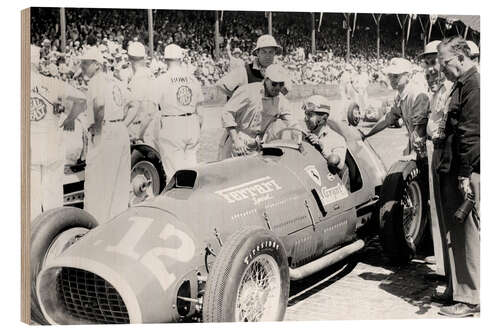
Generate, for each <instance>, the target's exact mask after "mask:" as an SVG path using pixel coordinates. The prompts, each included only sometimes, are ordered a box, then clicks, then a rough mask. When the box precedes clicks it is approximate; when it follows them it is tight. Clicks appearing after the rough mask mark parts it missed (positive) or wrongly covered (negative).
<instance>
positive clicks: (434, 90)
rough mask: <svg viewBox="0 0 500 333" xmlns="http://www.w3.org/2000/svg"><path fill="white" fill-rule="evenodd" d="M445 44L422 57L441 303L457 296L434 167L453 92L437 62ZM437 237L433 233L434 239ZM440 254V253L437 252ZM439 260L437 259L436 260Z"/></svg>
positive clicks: (433, 46)
mask: <svg viewBox="0 0 500 333" xmlns="http://www.w3.org/2000/svg"><path fill="white" fill-rule="evenodd" d="M439 43H441V41H440V40H436V41H432V42H430V43H428V44H427V45H426V46H425V48H424V52H423V53H422V54H420V55H419V58H421V59H422V60H423V62H424V69H425V79H426V81H427V86H428V90H429V97H430V113H429V120H428V122H427V129H426V132H427V145H426V148H427V156H428V158H429V165H430V168H429V190H430V191H429V195H430V196H429V197H430V200H431V201H430V203H431V207H434V208H435V212H436V214H435V215H432V214H431V217H432V219H431V223H432V225H433V226H436V227H434V228H433V230H436V229H438V230H439V236H440V237H438V239H434V246H435V249H439V248H437V247H438V246H440V247H441V252H442V254H443V268H444V274H445V276H446V278H447V284H446V289H445V291H444V293H442V294H435V295H433V300H435V301H438V302H447V301H449V300H450V299H451V296H452V295H453V286H452V281H451V273H450V271H451V267H450V260H449V256H448V243H449V239H448V236H447V235H448V226H447V223H446V218H445V216H443V210H442V205H441V202H442V201H441V200H442V199H441V191H440V188H439V177H438V174H437V172H436V169H435V168H433V167H432V165H433V162H432V160H433V159H435V158H436V157H435V156H434V146H433V144H432V140H433V139H435V138H436V137H437V132H438V127H439V124H440V123H441V122H442V120H443V117H444V114H445V113H446V112H447V111H448V104H449V103H448V97H449V95H450V90H451V86H452V83H451V82H450V81H448V80H447V79H446V77H444V74H443V73H442V71H441V70H440V68H439V61H438V59H437V52H438V51H437V46H438V45H439ZM435 236H436V235H435V234H434V233H433V238H434V237H435ZM435 253H437V251H435ZM435 257H436V258H438V257H437V256H435Z"/></svg>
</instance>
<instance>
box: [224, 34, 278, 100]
mask: <svg viewBox="0 0 500 333" xmlns="http://www.w3.org/2000/svg"><path fill="white" fill-rule="evenodd" d="M281 51H282V48H281V46H279V45H278V43H276V40H275V39H274V37H273V36H271V35H262V36H260V37H259V38H258V39H257V46H256V47H255V48H254V49H253V51H252V53H253V55H254V56H255V59H254V61H253V62H252V63H250V64H246V65H245V66H243V67H236V68H234V70H231V71H230V72H229V73H228V74H227V75H225V76H224V77H223V78H221V79H220V80H219V81H218V82H217V84H216V86H217V87H219V89H220V90H221V91H222V92H223V93H224V94H225V95H226V96H227V97H228V99H229V98H230V97H231V96H232V95H233V93H234V92H235V91H236V89H238V87H241V86H243V85H245V84H247V83H253V82H262V81H263V80H264V77H265V72H266V68H267V67H268V66H270V65H271V64H273V63H274V56H275V55H276V54H279V53H281Z"/></svg>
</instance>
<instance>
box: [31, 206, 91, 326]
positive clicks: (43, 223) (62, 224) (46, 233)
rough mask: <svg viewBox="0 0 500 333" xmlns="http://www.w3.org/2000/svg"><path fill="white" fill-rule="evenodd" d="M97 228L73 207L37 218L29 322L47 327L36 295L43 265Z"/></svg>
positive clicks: (87, 214) (32, 245) (32, 236)
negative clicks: (38, 278)
mask: <svg viewBox="0 0 500 333" xmlns="http://www.w3.org/2000/svg"><path fill="white" fill-rule="evenodd" d="M97 225H98V223H97V220H96V219H94V218H93V217H92V216H91V215H90V214H89V213H87V212H85V211H84V210H82V209H79V208H75V207H60V208H54V209H51V210H48V211H46V212H44V213H43V214H41V215H39V216H38V217H37V218H36V219H35V220H34V221H33V223H32V225H31V245H30V274H31V275H30V276H31V319H32V320H33V321H34V322H36V323H38V324H48V322H47V321H46V319H45V317H44V315H43V312H42V310H41V307H40V304H39V300H38V295H37V292H36V281H37V277H38V274H39V273H40V271H41V270H42V269H43V267H44V266H45V264H46V263H48V262H50V260H51V259H53V258H55V257H57V256H58V255H59V254H61V253H62V252H63V251H64V250H66V249H67V248H68V247H69V246H71V245H72V244H74V243H75V242H76V241H77V240H78V239H79V238H80V237H81V236H82V235H84V234H85V233H87V232H88V231H89V230H90V229H92V228H95V227H96V226H97Z"/></svg>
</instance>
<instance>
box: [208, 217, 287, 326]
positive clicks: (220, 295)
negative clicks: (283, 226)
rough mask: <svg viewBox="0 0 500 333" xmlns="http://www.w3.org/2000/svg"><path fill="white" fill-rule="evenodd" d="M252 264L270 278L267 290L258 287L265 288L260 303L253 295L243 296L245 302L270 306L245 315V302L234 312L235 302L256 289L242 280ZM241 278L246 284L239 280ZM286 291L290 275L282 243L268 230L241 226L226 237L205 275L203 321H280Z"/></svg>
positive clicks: (246, 275)
mask: <svg viewBox="0 0 500 333" xmlns="http://www.w3.org/2000/svg"><path fill="white" fill-rule="evenodd" d="M256 267H258V268H263V269H264V270H265V271H266V272H267V273H268V274H270V275H271V277H274V279H271V280H272V281H271V283H267V285H266V287H268V290H262V289H261V290H260V291H261V292H264V293H265V292H266V291H267V294H266V295H265V296H264V297H265V301H264V302H263V301H262V299H260V298H259V299H258V300H257V299H255V297H253V298H249V299H247V300H250V301H252V302H248V303H246V305H248V304H250V303H251V305H254V306H255V307H258V305H262V304H263V303H267V304H266V305H267V306H269V305H271V307H270V309H267V308H265V309H264V307H266V306H262V307H261V308H260V312H259V311H256V312H257V313H253V314H252V313H249V312H246V314H245V312H244V311H243V309H242V308H245V306H244V305H245V304H243V305H242V304H241V303H240V311H238V310H237V307H238V304H237V301H238V300H239V301H240V302H241V301H242V300H243V299H246V298H245V296H251V295H247V293H248V292H250V291H255V290H256V286H255V284H252V281H250V282H249V281H248V280H246V278H248V277H249V276H250V275H251V273H252V271H251V269H254V268H256ZM244 278H245V279H244ZM244 280H245V281H246V283H242V282H244ZM252 286H253V287H254V288H253V289H252ZM273 287H274V290H272V289H273ZM278 288H279V289H278ZM289 292H290V278H289V271H288V262H287V257H286V252H285V248H284V246H283V243H282V242H281V241H280V240H279V238H277V237H276V236H275V235H274V234H273V233H272V232H270V231H269V230H266V229H264V228H261V227H256V226H250V227H245V228H243V229H241V230H239V231H237V232H236V233H234V234H233V235H232V236H231V237H229V238H228V240H227V241H226V242H225V244H224V245H223V247H222V249H221V251H220V253H219V254H217V257H216V259H215V262H214V264H213V266H212V268H211V270H210V273H209V274H208V279H207V284H206V289H205V296H204V299H203V321H204V322H233V321H281V320H283V318H284V316H285V311H286V306H287V303H288V295H289ZM254 294H255V293H254ZM254 294H252V295H254ZM269 294H270V295H271V296H269ZM260 296H263V295H260ZM246 310H247V311H248V310H253V309H249V308H247V309H246ZM259 314H260V315H259ZM264 316H265V317H264Z"/></svg>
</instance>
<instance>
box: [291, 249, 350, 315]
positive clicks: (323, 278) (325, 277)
mask: <svg viewBox="0 0 500 333" xmlns="http://www.w3.org/2000/svg"><path fill="white" fill-rule="evenodd" d="M356 258H357V257H356V256H351V257H348V258H346V259H344V260H342V261H340V262H338V263H336V264H334V265H332V266H329V267H327V268H325V269H323V270H321V271H319V272H317V273H315V274H313V275H311V276H309V277H307V278H305V279H303V280H299V281H291V282H290V295H289V299H288V306H292V305H294V304H296V303H298V302H300V301H302V300H304V299H306V298H308V297H310V296H311V295H314V294H316V293H319V292H321V291H322V290H323V289H325V288H327V287H328V286H330V285H332V284H333V283H335V282H336V281H338V280H340V279H342V278H343V277H345V276H347V275H348V274H349V273H351V272H352V271H353V270H354V268H355V267H356V265H357V263H358V261H357V259H356Z"/></svg>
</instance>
